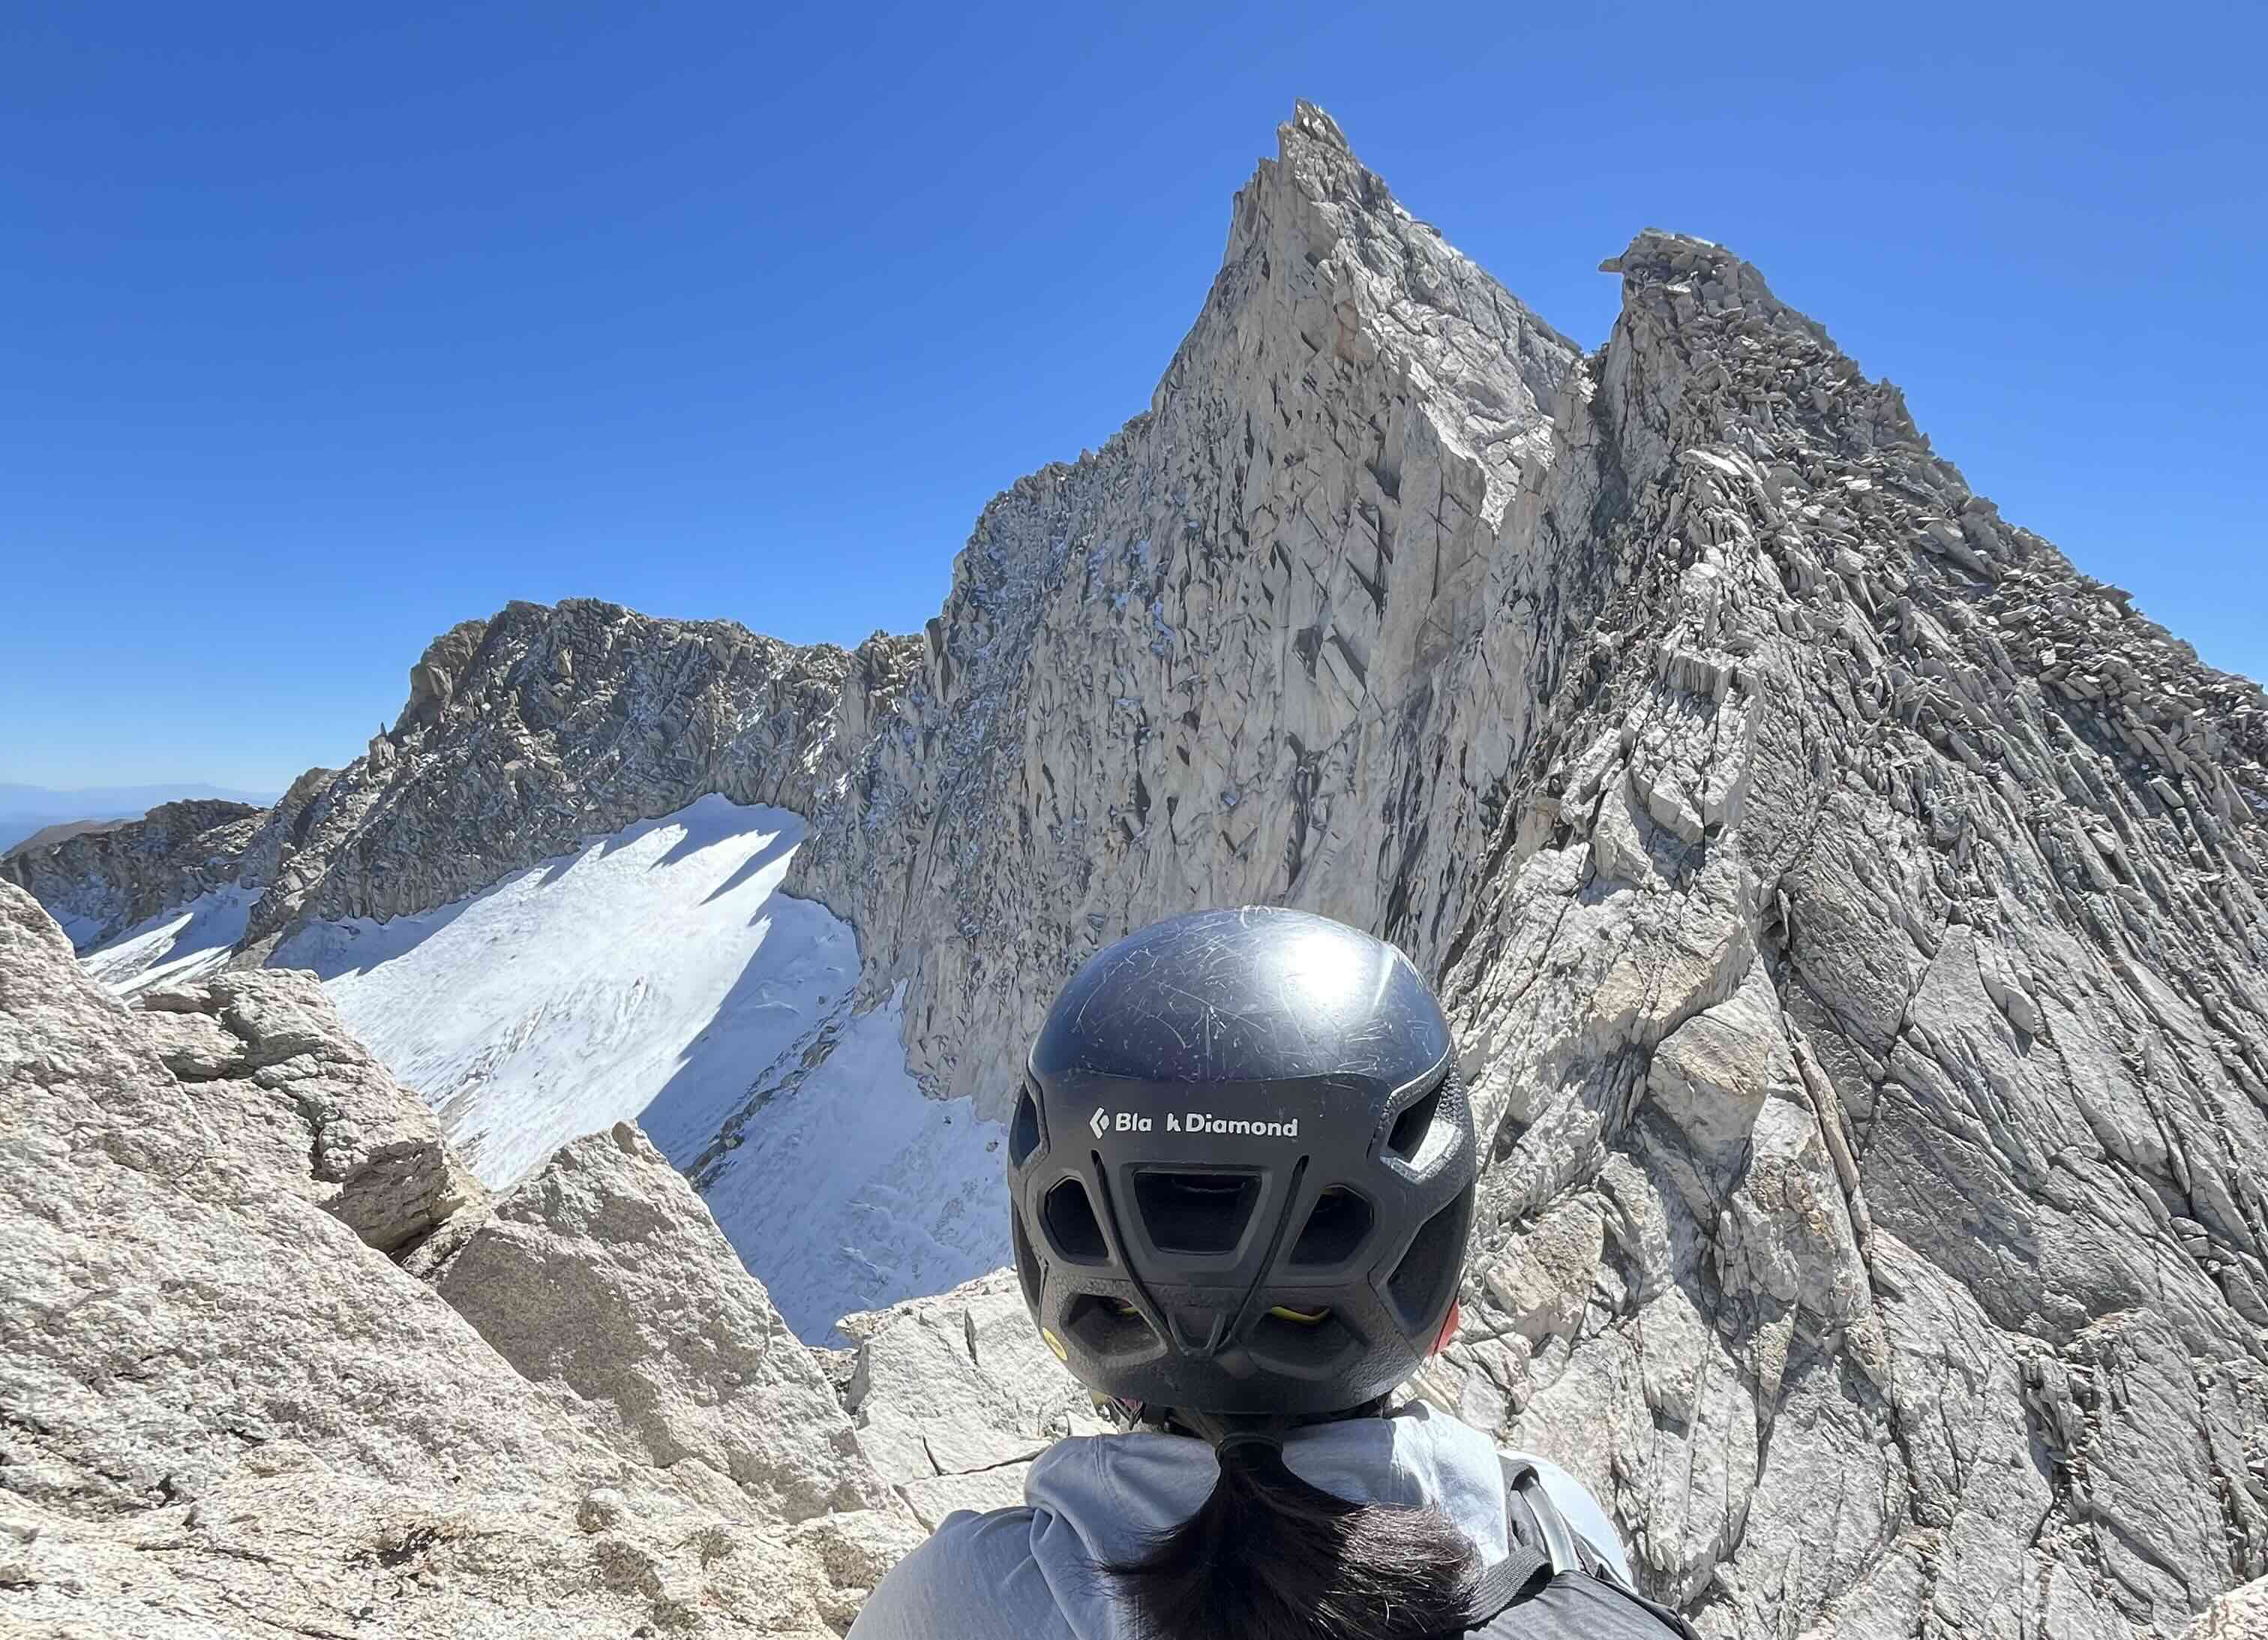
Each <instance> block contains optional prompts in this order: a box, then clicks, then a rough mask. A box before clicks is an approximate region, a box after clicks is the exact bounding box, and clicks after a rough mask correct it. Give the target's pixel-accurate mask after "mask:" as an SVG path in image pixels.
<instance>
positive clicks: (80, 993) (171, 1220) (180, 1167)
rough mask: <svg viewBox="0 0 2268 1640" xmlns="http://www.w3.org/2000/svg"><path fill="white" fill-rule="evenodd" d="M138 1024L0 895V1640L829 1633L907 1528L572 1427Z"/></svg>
mask: <svg viewBox="0 0 2268 1640" xmlns="http://www.w3.org/2000/svg"><path fill="white" fill-rule="evenodd" d="M159 1017H163V1016H137V1015H136V1014H133V1013H130V1012H129V1011H128V1010H127V1009H126V1008H123V1007H122V1005H120V1004H119V1003H117V1002H116V1001H113V1000H112V999H111V998H110V997H109V996H107V994H104V993H103V992H102V991H101V990H100V989H99V987H97V986H94V985H93V984H92V982H90V981H89V980H87V979H85V978H83V977H82V976H81V975H80V974H79V973H78V972H77V969H76V967H75V966H74V964H73V963H72V961H71V954H70V945H69V944H68V942H66V941H65V940H64V939H63V935H62V934H61V933H60V931H59V930H58V929H57V928H56V927H55V924H54V923H53V922H52V921H50V920H48V918H47V917H46V915H45V914H44V913H42V912H40V910H39V908H38V907H37V906H36V905H34V904H33V902H32V901H31V900H30V899H29V898H27V897H26V896H25V895H24V894H22V893H21V892H20V891H19V890H16V889H15V888H13V887H11V886H8V885H0V1081H4V1083H5V1089H4V1097H5V1101H6V1108H7V1111H8V1112H9V1119H8V1122H7V1124H6V1126H5V1129H4V1131H0V1291H5V1293H6V1294H7V1295H8V1302H7V1303H6V1304H4V1305H0V1629H5V1630H6V1631H7V1632H8V1633H10V1634H26V1635H58V1636H60V1635H74V1636H76V1635H94V1634H99V1635H105V1636H179V1635H194V1636H239V1635H252V1634H273V1633H276V1632H282V1631H290V1632H294V1633H300V1634H347V1633H353V1632H357V1631H358V1630H359V1631H360V1632H365V1633H383V1634H388V1635H403V1636H435V1637H436V1640H438V1637H440V1636H490V1635H494V1636H504V1635H525V1634H528V1633H532V1632H539V1631H540V1632H542V1633H545V1634H561V1635H578V1636H585V1635H587V1636H601V1635H604V1636H620V1635H624V1634H628V1633H630V1632H632V1631H633V1630H634V1629H637V1628H638V1627H640V1626H641V1625H645V1626H651V1627H652V1628H656V1629H679V1630H687V1631H700V1630H703V1629H709V1628H711V1627H715V1628H718V1629H723V1628H733V1629H747V1628H753V1629H758V1630H761V1631H770V1632H774V1633H790V1634H809V1635H825V1634H828V1633H833V1632H839V1631H840V1629H842V1628H843V1627H844V1626H846V1625H847V1623H848V1621H849V1618H850V1616H851V1612H852V1611H853V1610H854V1609H855V1606H856V1603H857V1601H858V1599H860V1598H862V1597H863V1594H864V1592H865V1589H866V1588H869V1587H871V1586H872V1584H873V1579H874V1577H876V1576H878V1575H879V1572H880V1567H881V1566H882V1565H883V1564H886V1563H887V1559H888V1558H889V1556H890V1555H892V1554H893V1553H895V1550H896V1549H898V1548H902V1547H903V1546H904V1544H905V1543H906V1541H907V1540H909V1537H910V1535H911V1529H910V1528H909V1527H907V1526H904V1525H900V1524H898V1523H897V1522H896V1520H895V1518H894V1517H892V1516H889V1515H876V1514H873V1513H871V1512H858V1513H851V1514H842V1515H834V1516H828V1517H825V1518H821V1519H819V1520H814V1521H811V1522H808V1523H806V1525H802V1526H797V1527H791V1526H790V1525H788V1523H787V1522H786V1521H785V1519H784V1518H783V1517H781V1516H779V1515H777V1514H775V1513H771V1512H770V1511H763V1510H761V1509H757V1508H753V1507H749V1508H743V1509H740V1510H737V1511H733V1512H732V1513H724V1512H720V1511H718V1510H716V1509H715V1508H714V1507H712V1506H711V1503H710V1501H709V1500H708V1499H707V1498H706V1497H704V1496H703V1494H702V1491H701V1490H700V1489H698V1488H691V1487H687V1486H683V1485H681V1484H679V1483H678V1482H677V1481H676V1479H675V1478H674V1477H673V1476H672V1475H671V1474H669V1473H668V1472H666V1471H662V1470H657V1469H654V1468H651V1467H649V1466H644V1465H641V1464H636V1463H626V1462H625V1461H624V1460H623V1459H622V1457H620V1456H619V1455H618V1454H617V1453H615V1452H611V1451H609V1450H608V1448H607V1447H605V1446H603V1445H601V1444H599V1443H598V1442H596V1441H593V1440H591V1439H589V1438H587V1437H585V1436H584V1435H583V1434H581V1433H579V1432H578V1429H577V1428H576V1422H577V1421H574V1420H571V1419H570V1418H569V1417H567V1416H565V1415H563V1414H562V1412H561V1411H560V1410H559V1408H558V1407H556V1405H555V1404H554V1403H553V1401H552V1400H550V1398H548V1397H546V1396H545V1395H543V1394H541V1393H539V1392H538V1391H537V1390H535V1389H534V1388H533V1387H531V1386H530V1385H528V1384H527V1382H526V1381H525V1380H524V1379H522V1378H520V1377H519V1375H518V1374H517V1373H515V1372H514V1371H513V1370H512V1368H511V1367H510V1366H509V1365H507V1364H506V1363H504V1360H503V1359H501V1358H500V1357H499V1356H497V1355H496V1354H495V1353H494V1352H493V1351H492V1350H491V1349H490V1348H489V1347H488V1346H487V1345H486V1344H484V1343H483V1342H482V1340H481V1338H480V1336H479V1334H478V1333H475V1331H474V1330H473V1328H472V1327H471V1326H469V1325H468V1323H467V1322H466V1321H465V1320H464V1319H461V1318H460V1317H459V1316H458V1315H457V1314H456V1313H455V1312H454V1311H452V1310H451V1309H450V1308H449V1307H448V1306H447V1305H446V1304H444V1303H442V1302H441V1300H440V1299H439V1298H438V1296H435V1295H434V1294H433V1293H432V1292H431V1290H430V1289H426V1288H425V1287H423V1286H421V1285H420V1284H419V1283H418V1282H416V1281H415V1280H414V1279H412V1278H411V1277H410V1276H409V1275H407V1274H403V1273H402V1272H401V1270H399V1269H397V1268H396V1267H394V1265H393V1264H391V1263H389V1262H388V1261H387V1259H386V1258H385V1257H384V1256H383V1255H382V1254H381V1253H379V1252H377V1251H376V1250H375V1249H373V1248H372V1247H370V1246H367V1245H365V1244H364V1242H363V1241H361V1240H360V1239H358V1238H357V1237H356V1236H355V1235H354V1234H353V1233H352V1232H351V1231H350V1230H349V1229H348V1228H347V1227H346V1225H345V1224H343V1223H340V1222H339V1221H338V1220H337V1219H336V1218H334V1217H333V1216H332V1215H330V1214H328V1213H326V1212H324V1211H322V1210H321V1209H320V1208H318V1207H317V1206H316V1205H314V1203H313V1201H311V1200H308V1199H307V1198H308V1193H307V1191H306V1189H305V1188H303V1185H304V1173H305V1169H306V1162H305V1160H304V1159H303V1158H301V1159H291V1158H286V1157H284V1156H282V1155H281V1153H280V1151H279V1148H278V1147H276V1145H274V1144H273V1143H272V1142H271V1134H270V1132H269V1130H270V1129H271V1128H272V1127H274V1126H275V1125H276V1117H275V1116H274V1114H273V1112H272V1111H271V1110H270V1109H269V1105H270V1104H272V1096H271V1095H270V1094H269V1092H268V1090H264V1089H261V1087H259V1085H258V1084H257V1083H256V1082H250V1081H246V1080H243V1079H240V1078H239V1079H212V1080H204V1081H198V1082H189V1083H184V1082H181V1081H180V1080H178V1079H177V1078H176V1076H175V1075H173V1073H171V1072H169V1071H168V1069H167V1068H166V1065H165V1064H164V1063H163V1062H162V1061H161V1060H160V1057H159V1052H160V1050H159V1047H158V1044H157V1042H156V1041H155V1040H154V1039H153V1038H152V1035H151V1031H150V1029H149V1026H150V1023H151V1021H152V1020H154V1019H157V1018H159ZM181 1017H187V1016H181ZM196 1017H203V1016H202V1015H199V1016H196ZM273 1021H274V1016H273V1015H269V1016H266V1018H265V1019H264V1022H263V1025H262V1027H261V1031H255V1032H253V1033H252V1034H253V1035H254V1036H265V1037H267V1038H269V1040H274V1039H275V1038H274V1035H273V1031H272V1030H271V1029H270V1027H271V1026H272V1024H273ZM230 1034H231V1036H232V1038H233V1037H235V1032H234V1031H233V1030H232V1029H231V1030H230ZM237 1039H238V1040H239V1042H241V1041H242V1040H243V1038H237ZM166 1051H167V1052H169V1053H171V1052H174V1050H173V1048H171V1047H169V1048H168V1049H167V1050H166ZM314 1051H315V1050H313V1049H312V1048H311V1049H309V1050H307V1053H313V1052H314ZM295 1057H306V1055H305V1054H302V1055H298V1056H295ZM284 1062H289V1061H284ZM395 1098H396V1099H397V1100H398V1101H401V1103H403V1104H408V1103H409V1102H408V1101H407V1099H406V1097H405V1096H401V1094H399V1093H398V1091H397V1092H396V1094H395ZM748 1285H749V1287H750V1288H751V1289H753V1290H754V1292H755V1302H757V1303H761V1298H762V1291H761V1289H754V1284H753V1283H749V1284H748ZM592 1319H593V1318H590V1317H583V1318H572V1317H564V1318H563V1321H564V1322H565V1323H566V1324H569V1325H573V1324H576V1323H577V1321H578V1320H579V1321H580V1322H582V1323H585V1324H587V1323H588V1322H590V1321H591V1320H592ZM770 1336H773V1337H775V1338H776V1339H777V1344H776V1346H775V1348H784V1349H793V1348H796V1346H795V1345H794V1341H793V1340H792V1338H788V1337H787V1336H786V1334H785V1333H784V1330H782V1329H780V1328H779V1327H778V1324H777V1317H774V1318H772V1319H771V1326H770ZM812 1370H813V1371H814V1372H815V1370H816V1369H815V1368H814V1369H812ZM840 1422H841V1419H840V1415H839V1414H837V1415H836V1416H835V1418H834V1419H833V1421H832V1423H833V1424H839V1423H840ZM830 1427H831V1425H830ZM830 1455H837V1456H839V1455H840V1448H839V1446H837V1445H836V1444H830V1442H829V1440H828V1438H826V1437H821V1438H818V1439H816V1440H814V1443H813V1444H812V1445H811V1447H810V1448H809V1450H808V1452H806V1453H804V1454H803V1458H804V1459H805V1460H806V1470H807V1471H811V1470H813V1466H822V1465H823V1464H824V1463H825V1461H826V1460H827V1459H828V1457H829V1456H830ZM845 1474H846V1475H848V1474H851V1468H850V1467H849V1466H846V1470H845ZM744 1496H745V1495H744Z"/></svg>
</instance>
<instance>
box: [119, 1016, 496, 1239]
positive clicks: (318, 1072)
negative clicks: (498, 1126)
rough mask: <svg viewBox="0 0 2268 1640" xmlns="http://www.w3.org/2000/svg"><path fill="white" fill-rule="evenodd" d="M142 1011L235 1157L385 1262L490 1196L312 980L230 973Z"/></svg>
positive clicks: (171, 1066)
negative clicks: (287, 1187) (279, 1182)
mask: <svg viewBox="0 0 2268 1640" xmlns="http://www.w3.org/2000/svg"><path fill="white" fill-rule="evenodd" d="M137 1006H138V1007H139V1008H141V1009H142V1010H144V1025H145V1027H146V1028H147V1031H148V1033H149V1038H150V1039H151V1042H152V1043H154V1045H156V1047H157V1050H158V1058H159V1059H161V1060H164V1061H165V1065H166V1069H168V1070H170V1071H172V1072H173V1075H174V1077H175V1079H176V1080H177V1081H179V1082H180V1084H181V1087H182V1091H183V1092H184V1093H185V1094H186V1095H187V1097H188V1102H189V1104H190V1106H191V1108H192V1109H193V1110H194V1111H195V1112H196V1113H197V1114H198V1116H199V1117H200V1118H201V1119H203V1121H204V1122H205V1123H206V1124H207V1125H208V1127H210V1129H211V1130H212V1131H213V1132H214V1133H215V1134H217V1135H219V1136H222V1137H223V1138H225V1142H226V1143H227V1144H228V1146H229V1148H230V1149H231V1150H232V1151H233V1152H234V1153H236V1154H237V1155H238V1156H240V1157H241V1158H243V1160H244V1161H245V1162H246V1164H247V1165H249V1166H252V1167H254V1169H256V1170H258V1171H264V1172H265V1173H267V1174H269V1176H271V1177H274V1178H281V1179H286V1180H289V1181H291V1186H292V1188H294V1189H295V1190H296V1191H298V1193H299V1194H301V1195H302V1196H304V1197H305V1198H306V1200H309V1201H312V1202H313V1203H314V1204H315V1205H316V1206H318V1207H320V1208H322V1209H323V1210H324V1211H325V1212H327V1213H328V1214H329V1215H331V1216H332V1217H334V1218H335V1219H337V1220H338V1221H339V1222H340V1223H342V1224H344V1225H346V1226H347V1228H348V1229H350V1230H353V1231H354V1233H355V1234H356V1235H357V1236H359V1237H362V1239H363V1240H364V1241H365V1243H367V1244H368V1245H371V1246H372V1247H375V1248H377V1249H378V1250H379V1252H387V1253H393V1252H402V1251H404V1250H406V1249H407V1248H408V1247H409V1245H411V1244H412V1243H415V1242H417V1241H420V1240H422V1239H423V1238H424V1237H427V1236H430V1235H431V1234H432V1232H433V1231H434V1230H436V1229H437V1228H438V1227H439V1225H440V1224H441V1223H443V1222H444V1221H445V1220H446V1219H447V1218H448V1217H449V1215H452V1214H453V1213H455V1212H457V1211H459V1210H460V1208H464V1207H465V1206H466V1205H467V1203H468V1202H471V1201H475V1200H480V1199H481V1198H482V1197H483V1196H485V1194H486V1193H485V1192H484V1191H483V1190H482V1188H481V1186H480V1184H479V1182H478V1181H477V1180H475V1178H473V1177H472V1175H471V1174H470V1173H469V1172H468V1171H466V1170H464V1169H463V1168H462V1167H460V1166H459V1165H458V1164H457V1161H456V1158H455V1157H454V1156H453V1155H452V1154H451V1153H450V1151H449V1149H448V1147H447V1146H446V1145H445V1144H444V1143H443V1142H442V1139H441V1133H440V1128H439V1127H438V1125H437V1124H436V1123H435V1121H434V1119H433V1115H432V1112H430V1111H428V1110H427V1109H426V1108H425V1106H424V1105H423V1104H421V1103H420V1102H419V1101H417V1100H416V1098H414V1097H410V1096H409V1095H408V1094H405V1093H403V1092H402V1091H401V1089H399V1088H397V1087H396V1086H395V1085H394V1079H393V1078H392V1077H391V1076H389V1075H387V1073H386V1069H385V1067H383V1066H381V1065H379V1062H378V1061H377V1060H374V1059H372V1057H371V1056H370V1054H369V1053H366V1052H365V1050H364V1049H363V1046H362V1045H361V1044H360V1043H358V1042H357V1041H355V1040H354V1039H353V1038H351V1037H350V1036H349V1035H348V1034H347V1032H346V1028H345V1027H344V1026H343V1025H342V1024H341V1023H340V1022H339V1016H338V1011H337V1010H336V1009H335V1008H333V1007H332V1006H331V1003H330V1001H329V999H328V997H326V996H325V995H324V994H323V987H322V986H321V985H320V984H319V983H318V982H317V981H316V979H315V977H314V976H313V974H309V973H298V972H292V971H274V972H259V971H253V972H246V973H231V974H224V975H221V976H219V977H218V978H217V979H213V980H212V981H210V983H207V984H201V985H188V986H174V987H171V988H167V989H163V990H158V991H154V992H150V993H146V994H144V995H143V997H142V998H141V999H140V1001H139V1002H138V1004H137Z"/></svg>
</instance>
